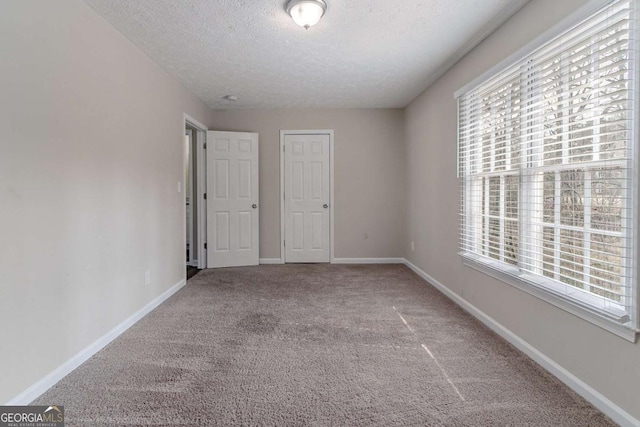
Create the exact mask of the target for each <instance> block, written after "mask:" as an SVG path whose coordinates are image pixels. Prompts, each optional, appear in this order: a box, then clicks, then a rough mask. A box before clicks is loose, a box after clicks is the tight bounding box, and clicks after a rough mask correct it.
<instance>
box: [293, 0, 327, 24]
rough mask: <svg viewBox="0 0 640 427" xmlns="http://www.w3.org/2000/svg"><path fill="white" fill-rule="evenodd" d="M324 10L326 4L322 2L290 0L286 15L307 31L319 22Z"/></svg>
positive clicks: (315, 0)
mask: <svg viewBox="0 0 640 427" xmlns="http://www.w3.org/2000/svg"><path fill="white" fill-rule="evenodd" d="M326 10H327V4H326V3H325V2H324V1H323V0H291V1H289V3H287V13H288V14H289V15H291V18H293V21H294V22H295V23H296V24H298V25H300V26H301V27H304V28H306V29H307V30H308V29H309V27H312V26H314V25H316V24H317V23H318V21H320V18H322V16H323V15H324V12H325V11H326Z"/></svg>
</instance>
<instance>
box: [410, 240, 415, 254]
mask: <svg viewBox="0 0 640 427" xmlns="http://www.w3.org/2000/svg"><path fill="white" fill-rule="evenodd" d="M415 250H416V245H414V244H413V241H411V252H413V251H415Z"/></svg>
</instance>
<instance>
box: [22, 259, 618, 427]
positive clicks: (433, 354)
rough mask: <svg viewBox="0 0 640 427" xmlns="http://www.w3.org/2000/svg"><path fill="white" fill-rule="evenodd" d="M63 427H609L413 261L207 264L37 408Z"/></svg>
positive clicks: (590, 408) (51, 393) (589, 408)
mask: <svg viewBox="0 0 640 427" xmlns="http://www.w3.org/2000/svg"><path fill="white" fill-rule="evenodd" d="M34 403H36V404H58V405H64V406H65V411H66V415H67V424H66V425H67V426H68V427H71V426H132V425H166V426H194V425H198V426H240V425H242V426H536V427H539V426H580V427H585V426H607V425H613V423H611V421H609V420H608V419H607V418H606V417H605V416H604V415H603V414H601V413H600V412H598V410H596V409H595V408H594V407H592V406H591V405H590V404H588V403H587V402H586V401H584V400H583V399H582V398H580V397H579V396H577V395H576V394H574V393H573V392H572V391H571V390H569V389H568V388H567V387H566V386H564V385H563V384H562V383H560V382H559V381H558V380H557V379H555V378H554V377H552V376H551V375H549V374H548V373H546V372H545V371H543V370H542V369H541V368H539V367H538V366H537V365H536V364H535V363H534V362H532V361H531V360H530V359H528V358H527V357H526V356H524V355H523V354H521V353H520V352H518V351H517V350H516V349H514V348H513V347H511V346H510V345H509V344H508V343H506V342H505V341H503V340H502V339H501V338H499V337H498V336H496V335H495V334H494V333H493V332H491V331H490V330H488V329H486V328H485V327H484V326H483V325H482V324H480V323H479V322H477V321H476V320H475V319H473V318H472V317H470V316H469V315H467V314H466V313H465V312H463V311H462V310H461V309H459V308H458V307H457V306H456V305H455V304H453V303H452V302H451V301H449V300H448V299H447V298H446V297H444V296H443V295H442V294H440V293H439V292H438V291H436V290H435V289H434V288H432V287H430V286H429V285H428V284H427V283H425V282H424V281H423V280H422V279H420V278H419V277H418V276H417V275H415V274H414V273H413V272H411V271H410V270H409V269H407V268H406V267H404V266H394V265H377V266H375V265H374V266H371V265H368V266H355V265H352V266H346V265H286V266H260V267H246V268H230V269H221V270H207V271H202V272H201V273H199V274H198V275H197V276H195V277H194V278H192V279H191V280H189V282H188V285H187V286H186V287H185V288H183V289H182V290H181V291H180V292H178V293H177V294H176V295H174V296H173V297H172V298H170V299H169V300H168V301H166V302H165V303H164V304H162V305H161V306H160V307H158V308H157V309H156V310H154V311H153V312H152V313H150V314H149V315H148V316H146V317H145V318H144V319H142V320H141V321H140V322H138V323H137V324H136V325H134V326H133V327H132V328H130V329H129V330H128V331H127V332H125V333H124V334H123V335H121V336H120V337H119V338H118V339H116V340H115V341H114V342H113V343H111V344H110V345H109V346H107V347H106V348H105V349H104V350H102V351H101V352H99V353H98V354H97V355H95V356H94V357H92V358H91V359H90V360H88V361H87V362H86V363H84V364H83V365H82V366H80V367H79V368H78V369H77V370H75V371H74V372H72V373H71V374H70V375H68V376H67V377H66V378H64V379H63V380H62V381H60V382H59V383H58V384H57V385H56V386H54V387H53V388H52V389H51V390H49V391H48V392H47V393H45V394H44V395H43V396H41V397H40V398H39V399H37V401H36V402H34Z"/></svg>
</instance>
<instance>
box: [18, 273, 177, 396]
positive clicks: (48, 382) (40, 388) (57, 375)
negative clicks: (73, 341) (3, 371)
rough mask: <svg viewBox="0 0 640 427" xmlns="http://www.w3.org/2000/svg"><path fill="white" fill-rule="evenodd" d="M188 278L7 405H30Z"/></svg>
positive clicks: (163, 299) (174, 291) (166, 297)
mask: <svg viewBox="0 0 640 427" xmlns="http://www.w3.org/2000/svg"><path fill="white" fill-rule="evenodd" d="M186 284H187V282H186V280H184V279H183V280H181V281H180V282H178V283H176V284H175V285H173V286H172V287H170V288H169V289H167V290H166V291H164V292H163V293H162V294H160V295H159V296H157V297H156V298H154V299H153V300H151V301H149V303H147V304H146V305H145V306H144V307H142V308H141V309H140V310H138V311H137V312H135V313H134V314H132V315H131V316H129V317H128V318H127V319H126V320H124V321H123V322H122V323H120V324H119V325H118V326H116V327H115V328H113V329H111V330H110V331H109V332H107V333H106V334H104V335H103V336H102V337H100V338H98V339H97V340H96V341H94V342H93V343H91V344H89V346H88V347H85V348H84V349H83V350H81V351H80V352H79V353H77V354H76V355H75V356H73V357H72V358H71V359H69V360H67V361H66V362H64V363H63V364H62V365H60V366H58V367H57V368H56V369H54V370H53V371H52V372H50V373H49V374H47V375H46V376H45V377H44V378H42V379H40V380H39V381H37V382H36V383H35V384H33V385H32V386H31V387H29V388H27V389H26V390H24V391H23V392H22V393H20V394H19V395H17V396H16V397H14V398H13V399H11V400H10V401H8V402H7V403H6V405H7V406H16V405H28V404H29V403H31V402H33V401H34V400H35V399H36V398H38V397H39V396H40V395H42V394H43V393H44V392H45V391H47V390H49V389H50V388H51V387H52V386H54V385H55V384H56V383H57V382H58V381H60V380H61V379H62V378H64V377H65V376H67V375H68V374H69V373H71V371H73V370H74V369H76V368H77V367H78V366H80V365H82V364H83V363H84V362H86V361H87V360H88V359H89V358H90V357H91V356H93V355H94V354H96V353H97V352H99V351H100V350H102V349H103V348H104V347H105V346H106V345H107V344H109V343H110V342H111V341H113V340H114V339H116V338H118V336H120V335H121V334H122V333H123V332H124V331H126V330H127V329H129V328H130V327H131V326H133V325H134V324H135V323H136V322H137V321H138V320H140V319H142V318H143V317H144V316H146V315H147V314H149V313H150V312H151V311H152V310H153V309H154V308H156V307H157V306H159V305H160V304H162V303H163V302H164V301H165V300H167V299H168V298H169V297H170V296H171V295H173V294H175V293H176V292H178V291H179V290H180V289H182V287H183V286H184V285H186Z"/></svg>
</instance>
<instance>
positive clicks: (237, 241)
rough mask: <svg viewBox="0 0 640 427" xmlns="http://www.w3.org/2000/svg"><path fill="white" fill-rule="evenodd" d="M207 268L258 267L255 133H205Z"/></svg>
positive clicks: (256, 148)
mask: <svg viewBox="0 0 640 427" xmlns="http://www.w3.org/2000/svg"><path fill="white" fill-rule="evenodd" d="M206 151H207V267H208V268H217V267H234V266H243V265H258V256H259V253H258V237H259V234H258V223H259V222H258V219H259V215H258V213H259V211H260V209H259V204H258V202H259V201H258V134H257V133H245V132H218V131H209V132H207V150H206Z"/></svg>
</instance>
